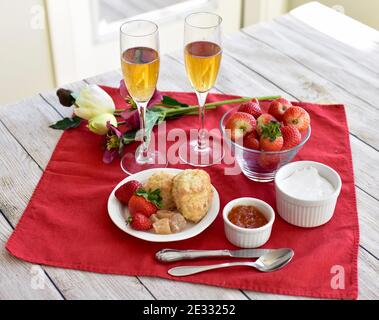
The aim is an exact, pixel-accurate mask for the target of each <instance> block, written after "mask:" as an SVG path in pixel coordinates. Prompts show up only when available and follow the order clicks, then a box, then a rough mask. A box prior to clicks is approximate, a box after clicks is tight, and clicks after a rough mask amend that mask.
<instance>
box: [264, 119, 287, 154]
mask: <svg viewBox="0 0 379 320" xmlns="http://www.w3.org/2000/svg"><path fill="white" fill-rule="evenodd" d="M259 143H260V145H261V150H263V151H280V150H282V147H283V137H282V133H281V131H280V123H279V122H270V123H268V124H266V125H264V126H263V127H262V135H261V138H260V140H259Z"/></svg>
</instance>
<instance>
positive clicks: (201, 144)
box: [196, 91, 208, 150]
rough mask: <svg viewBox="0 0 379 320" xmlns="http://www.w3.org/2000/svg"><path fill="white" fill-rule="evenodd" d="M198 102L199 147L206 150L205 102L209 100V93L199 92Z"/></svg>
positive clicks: (197, 93)
mask: <svg viewBox="0 0 379 320" xmlns="http://www.w3.org/2000/svg"><path fill="white" fill-rule="evenodd" d="M196 95H197V101H198V102H199V137H198V140H197V147H198V149H199V150H204V149H205V148H206V147H207V143H206V139H205V138H206V132H205V102H206V100H207V96H208V92H197V91H196Z"/></svg>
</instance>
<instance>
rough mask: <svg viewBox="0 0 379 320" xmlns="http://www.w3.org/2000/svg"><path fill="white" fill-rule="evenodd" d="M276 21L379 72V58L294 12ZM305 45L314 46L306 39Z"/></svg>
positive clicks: (319, 45)
mask: <svg viewBox="0 0 379 320" xmlns="http://www.w3.org/2000/svg"><path fill="white" fill-rule="evenodd" d="M275 23H277V24H279V25H281V26H282V27H283V28H287V29H290V30H292V31H293V32H295V33H298V34H299V35H303V36H304V37H305V38H307V39H312V42H314V44H315V46H317V47H321V48H325V50H328V51H329V52H333V53H338V56H343V57H344V60H345V59H346V60H347V61H352V62H353V63H354V64H356V65H359V66H361V67H362V69H363V70H366V71H370V72H373V73H375V74H379V59H371V58H370V57H368V56H367V54H366V53H365V51H364V50H363V51H362V50H359V49H356V48H354V47H352V46H351V45H348V44H344V43H342V42H340V41H337V40H336V39H334V38H332V37H330V36H328V35H327V34H324V33H321V32H319V31H317V30H316V29H314V28H312V27H310V26H309V25H307V24H306V23H304V22H302V21H300V20H299V19H297V18H296V17H295V16H293V15H292V14H286V15H283V16H280V17H278V18H277V19H275ZM305 45H307V46H308V45H309V46H310V47H311V46H312V44H311V43H309V42H308V41H306V43H305ZM317 50H320V49H317ZM329 58H330V59H334V57H330V55H329Z"/></svg>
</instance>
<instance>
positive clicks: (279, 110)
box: [268, 98, 292, 121]
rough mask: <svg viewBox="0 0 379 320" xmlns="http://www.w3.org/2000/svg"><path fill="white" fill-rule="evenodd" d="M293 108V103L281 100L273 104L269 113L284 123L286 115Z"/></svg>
mask: <svg viewBox="0 0 379 320" xmlns="http://www.w3.org/2000/svg"><path fill="white" fill-rule="evenodd" d="M291 107H292V104H291V102H289V101H288V100H286V99H283V98H279V99H276V100H274V101H273V102H271V104H270V108H269V109H268V113H269V114H271V115H272V116H273V117H275V118H276V119H277V120H278V121H282V120H283V115H284V113H285V112H286V111H287V110H288V109H289V108H291Z"/></svg>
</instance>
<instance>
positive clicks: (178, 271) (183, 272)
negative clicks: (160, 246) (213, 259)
mask: <svg viewBox="0 0 379 320" xmlns="http://www.w3.org/2000/svg"><path fill="white" fill-rule="evenodd" d="M293 256H294V251H293V250H292V249H278V250H274V251H271V252H268V253H266V254H264V255H263V256H261V257H260V258H259V259H258V260H257V261H255V262H230V263H221V264H213V265H206V266H182V267H176V268H172V269H170V270H168V273H169V274H170V275H172V276H176V277H183V276H189V275H192V274H196V273H199V272H204V271H208V270H214V269H219V268H228V267H237V266H246V267H252V268H256V269H258V270H259V271H262V272H272V271H276V270H279V269H281V268H283V267H284V266H285V265H287V264H288V263H289V262H290V261H291V260H292V258H293Z"/></svg>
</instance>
